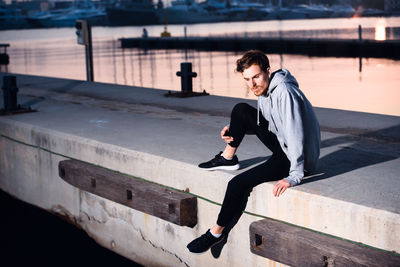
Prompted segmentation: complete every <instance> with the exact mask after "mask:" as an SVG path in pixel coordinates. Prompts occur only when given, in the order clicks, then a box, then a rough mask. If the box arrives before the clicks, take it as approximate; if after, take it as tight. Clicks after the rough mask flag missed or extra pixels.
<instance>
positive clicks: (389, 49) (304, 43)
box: [119, 37, 400, 59]
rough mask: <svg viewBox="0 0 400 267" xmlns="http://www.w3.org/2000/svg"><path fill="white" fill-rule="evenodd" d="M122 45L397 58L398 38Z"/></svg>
mask: <svg viewBox="0 0 400 267" xmlns="http://www.w3.org/2000/svg"><path fill="white" fill-rule="evenodd" d="M119 40H120V43H121V48H132V47H138V48H146V49H193V50H206V51H246V50H249V49H259V50H262V51H264V52H266V53H278V54H302V55H308V56H323V57H366V58H369V57H373V58H392V59H400V41H397V40H396V41H393V40H390V41H375V40H361V41H360V40H356V39H351V40H349V39H296V38H292V39H282V38H249V37H186V38H185V37H173V38H171V37H170V38H162V37H148V38H121V39H119Z"/></svg>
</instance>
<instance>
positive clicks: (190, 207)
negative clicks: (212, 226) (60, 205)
mask: <svg viewBox="0 0 400 267" xmlns="http://www.w3.org/2000/svg"><path fill="white" fill-rule="evenodd" d="M58 168H59V175H60V177H61V178H62V179H64V180H65V181H66V182H68V183H70V184H71V185H73V186H76V187H78V188H80V189H82V190H85V191H87V192H90V193H93V194H96V195H98V196H101V197H104V198H106V199H109V200H112V201H115V202H117V203H120V204H122V205H125V206H128V207H131V208H133V209H135V210H139V211H142V212H144V213H147V214H150V215H153V216H156V217H158V218H161V219H163V220H166V221H169V222H172V223H175V224H177V225H181V226H189V227H194V226H195V225H196V224H197V198H196V197H194V196H191V195H189V194H186V193H184V192H179V191H174V190H170V189H168V188H165V187H162V186H160V185H157V184H153V183H150V182H146V181H143V180H139V179H135V178H132V177H129V176H127V175H123V174H120V173H117V172H114V171H110V170H106V169H104V168H101V167H97V166H94V165H91V164H88V163H84V162H80V161H77V160H64V161H61V162H60V163H59V165H58Z"/></svg>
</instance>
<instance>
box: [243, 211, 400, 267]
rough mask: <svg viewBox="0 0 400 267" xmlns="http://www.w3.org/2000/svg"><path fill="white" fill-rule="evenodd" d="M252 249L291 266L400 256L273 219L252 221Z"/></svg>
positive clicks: (368, 262)
mask: <svg viewBox="0 0 400 267" xmlns="http://www.w3.org/2000/svg"><path fill="white" fill-rule="evenodd" d="M250 250H251V252H252V253H254V254H257V255H260V256H262V257H265V258H268V259H271V260H274V261H277V262H280V263H283V264H287V265H290V266H293V267H294V266H368V267H373V266H376V267H381V266H386V267H388V266H393V267H395V266H397V267H398V266H400V256H399V255H398V254H394V253H390V252H387V251H384V250H379V249H374V248H371V247H367V246H362V245H359V244H356V243H352V242H349V241H346V240H343V239H339V238H335V237H332V236H327V235H324V234H322V233H317V232H314V231H311V230H307V229H304V228H300V227H296V226H292V225H288V224H285V223H282V222H278V221H274V220H271V219H264V220H260V221H257V222H253V223H252V224H251V225H250Z"/></svg>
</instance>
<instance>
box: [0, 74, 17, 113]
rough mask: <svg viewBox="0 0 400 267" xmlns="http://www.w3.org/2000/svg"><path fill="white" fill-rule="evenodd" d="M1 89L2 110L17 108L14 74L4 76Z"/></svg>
mask: <svg viewBox="0 0 400 267" xmlns="http://www.w3.org/2000/svg"><path fill="white" fill-rule="evenodd" d="M2 90H3V97H4V111H5V112H7V113H10V112H14V111H16V110H17V109H18V105H17V102H18V101H17V93H18V87H17V77H16V76H4V77H3V87H2Z"/></svg>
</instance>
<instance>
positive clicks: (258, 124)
mask: <svg viewBox="0 0 400 267" xmlns="http://www.w3.org/2000/svg"><path fill="white" fill-rule="evenodd" d="M259 100H260V98H259V97H258V98H257V126H260V101H259Z"/></svg>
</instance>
